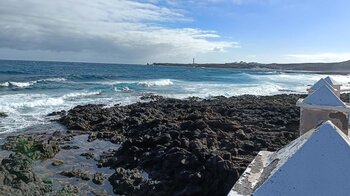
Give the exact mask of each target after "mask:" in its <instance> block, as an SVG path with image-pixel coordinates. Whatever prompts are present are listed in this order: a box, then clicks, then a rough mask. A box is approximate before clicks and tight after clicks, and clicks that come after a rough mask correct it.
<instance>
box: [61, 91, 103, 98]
mask: <svg viewBox="0 0 350 196" xmlns="http://www.w3.org/2000/svg"><path fill="white" fill-rule="evenodd" d="M101 93H102V92H101V91H94V92H79V93H69V94H66V95H63V96H62V98H63V99H72V98H77V97H89V96H94V95H100V94H101Z"/></svg>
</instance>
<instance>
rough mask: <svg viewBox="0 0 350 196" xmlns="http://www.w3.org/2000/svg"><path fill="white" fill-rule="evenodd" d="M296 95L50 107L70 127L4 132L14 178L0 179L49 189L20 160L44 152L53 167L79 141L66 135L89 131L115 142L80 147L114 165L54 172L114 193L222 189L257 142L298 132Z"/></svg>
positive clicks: (270, 145) (265, 146)
mask: <svg viewBox="0 0 350 196" xmlns="http://www.w3.org/2000/svg"><path fill="white" fill-rule="evenodd" d="M301 96H303V95H275V96H252V95H243V96H237V97H230V98H226V97H215V98H212V99H207V100H202V99H199V98H189V99H186V100H178V99H170V98H163V97H160V96H154V95H148V96H144V97H143V98H142V99H143V101H144V102H139V103H135V104H131V105H127V106H119V105H116V106H114V107H108V108H107V107H105V106H104V105H85V106H77V107H75V108H73V109H71V110H70V111H61V112H56V113H53V114H50V115H56V116H59V120H58V121H59V122H60V123H61V124H63V125H64V126H66V127H67V130H68V131H65V132H55V133H47V134H35V135H30V136H21V137H22V138H20V139H18V136H16V137H9V138H7V140H6V143H5V144H4V145H3V146H2V148H3V149H6V150H11V151H13V152H15V153H13V154H12V155H10V157H9V158H5V159H3V160H2V162H1V166H0V172H2V173H4V174H6V175H4V176H13V177H12V179H14V180H12V181H11V180H10V181H9V180H6V179H4V178H0V187H3V186H4V185H6V187H7V188H6V189H8V190H12V191H22V192H23V191H24V190H26V189H27V188H26V187H25V186H30V187H31V191H35V192H33V193H50V191H52V190H50V186H49V184H45V183H44V180H42V179H39V178H37V176H36V174H35V173H33V172H32V171H33V170H32V169H31V165H30V164H27V162H26V160H27V159H29V160H49V161H51V162H52V165H55V164H57V165H58V166H52V167H55V168H57V167H62V165H63V166H64V165H65V163H64V161H62V162H59V161H58V162H57V160H55V154H57V153H58V152H60V151H65V152H69V151H72V152H73V151H76V150H77V149H79V148H80V147H79V146H75V145H74V144H73V145H72V144H67V142H69V141H72V138H74V137H75V136H76V135H81V134H88V137H87V140H88V143H92V142H94V141H99V140H104V141H108V142H110V144H111V145H112V144H118V145H120V147H119V148H114V149H109V148H106V149H105V150H104V152H103V153H102V154H100V155H99V156H97V155H96V154H94V153H93V152H94V151H93V150H94V148H95V147H94V146H91V149H89V150H86V152H84V153H82V154H81V155H82V156H83V157H84V158H85V159H88V160H90V161H93V162H94V163H95V164H96V165H97V166H98V167H100V168H111V169H113V170H112V171H113V172H112V174H103V173H101V172H96V173H94V174H91V175H89V174H84V170H83V169H79V168H78V169H77V168H71V169H67V168H65V169H64V170H63V171H60V172H57V173H58V174H57V175H60V176H61V177H63V178H72V177H73V178H76V179H77V180H80V181H88V182H92V183H93V184H95V185H96V186H101V184H110V185H111V187H112V191H113V192H114V193H115V194H120V195H226V194H227V193H228V192H229V190H230V188H231V187H232V186H233V184H234V183H235V182H236V180H237V179H238V178H239V176H240V175H241V174H242V173H243V171H244V170H245V168H246V167H247V166H248V164H249V163H250V162H251V161H252V159H253V158H254V156H255V155H256V154H257V153H258V152H259V151H260V150H269V151H275V150H277V149H279V148H281V147H283V146H284V145H286V144H288V143H289V142H290V141H292V140H293V139H295V138H297V137H298V126H299V109H298V108H297V107H296V106H295V103H296V101H297V99H298V98H300V97H301ZM86 142H87V141H86ZM28 145H29V147H28ZM21 146H22V147H21ZM28 149H29V150H28ZM60 153H61V152H60ZM11 160H12V162H11ZM55 161H56V162H55ZM54 162H55V163H54ZM8 164H12V165H13V166H18V168H21V169H22V170H24V171H23V172H27V173H26V176H25V177H23V176H18V174H19V173H21V171H22V170H19V171H12V170H9V167H7V166H8ZM23 164H24V165H25V166H26V167H22V166H23ZM15 168H16V167H15ZM73 169H74V170H73ZM28 176H30V177H28ZM53 180H54V179H53ZM19 184H20V185H19ZM24 184H25V186H24ZM22 186H23V187H22ZM64 188H65V189H64V190H63V191H70V192H71V193H74V194H75V193H78V194H79V191H80V190H79V187H68V188H67V187H64ZM3 189H4V188H2V189H1V188H0V194H1V191H3ZM67 189H68V190H67ZM57 193H60V192H57ZM34 195H35V194H34ZM99 195H106V192H100V193H99Z"/></svg>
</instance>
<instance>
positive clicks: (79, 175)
mask: <svg viewBox="0 0 350 196" xmlns="http://www.w3.org/2000/svg"><path fill="white" fill-rule="evenodd" d="M60 174H61V175H62V176H66V177H68V178H73V177H76V178H81V179H82V180H90V177H89V174H87V173H84V172H82V171H81V170H80V169H73V170H72V171H62V172H61V173H60Z"/></svg>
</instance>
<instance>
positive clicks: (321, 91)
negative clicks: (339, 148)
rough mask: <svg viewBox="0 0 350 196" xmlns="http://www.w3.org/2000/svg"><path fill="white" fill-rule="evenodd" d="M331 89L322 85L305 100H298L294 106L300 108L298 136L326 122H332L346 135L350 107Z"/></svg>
mask: <svg viewBox="0 0 350 196" xmlns="http://www.w3.org/2000/svg"><path fill="white" fill-rule="evenodd" d="M331 88H332V87H329V86H328V85H323V86H321V87H320V88H318V89H317V90H316V91H315V92H313V93H311V94H309V95H308V96H307V97H306V98H305V99H299V100H298V102H297V104H296V105H297V106H298V107H300V135H302V134H304V133H305V132H307V131H309V130H311V129H312V128H314V127H315V126H317V125H318V124H320V123H321V122H324V121H326V120H330V121H332V123H333V124H335V125H336V126H337V127H338V128H339V129H340V130H342V131H343V132H344V134H346V135H348V126H349V112H350V107H349V106H348V105H347V104H346V103H344V102H343V101H342V100H340V98H339V97H338V96H337V95H336V94H335V92H334V91H333V89H331Z"/></svg>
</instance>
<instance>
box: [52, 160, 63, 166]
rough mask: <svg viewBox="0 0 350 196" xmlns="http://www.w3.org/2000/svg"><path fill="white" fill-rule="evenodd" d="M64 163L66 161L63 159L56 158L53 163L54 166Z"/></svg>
mask: <svg viewBox="0 0 350 196" xmlns="http://www.w3.org/2000/svg"><path fill="white" fill-rule="evenodd" d="M63 164H64V161H62V160H54V161H52V163H51V165H52V166H60V165H63Z"/></svg>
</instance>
